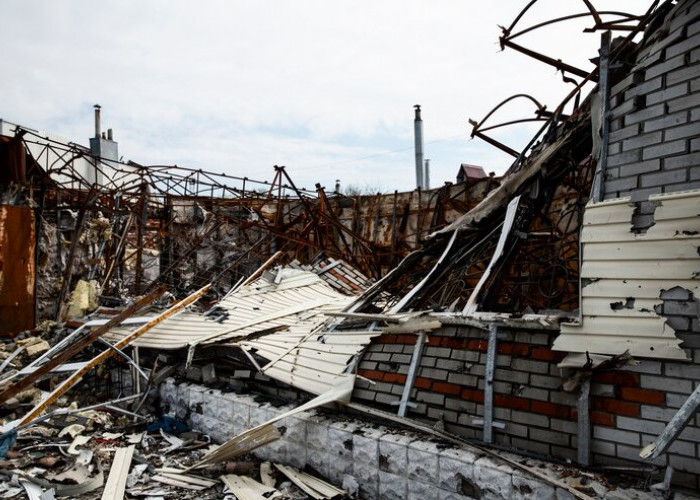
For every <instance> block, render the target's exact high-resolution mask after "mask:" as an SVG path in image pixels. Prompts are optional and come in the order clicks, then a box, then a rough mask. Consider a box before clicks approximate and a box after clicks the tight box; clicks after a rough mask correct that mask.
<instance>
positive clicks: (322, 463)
mask: <svg viewBox="0 0 700 500" xmlns="http://www.w3.org/2000/svg"><path fill="white" fill-rule="evenodd" d="M297 446H298V447H299V448H304V452H302V451H301V450H299V452H300V453H304V454H305V459H306V464H307V465H308V466H309V467H312V468H313V469H314V470H316V471H318V473H319V474H321V475H322V476H323V477H327V478H329V479H331V478H332V480H333V481H334V482H335V483H336V484H339V483H340V481H342V474H352V461H350V460H341V462H342V463H343V465H344V466H342V467H338V468H336V469H335V470H334V473H332V472H331V463H332V462H333V461H334V460H336V457H333V456H331V454H330V453H329V452H328V451H326V450H315V449H311V448H308V447H306V446H304V444H303V443H299V444H297V443H289V449H288V455H287V456H290V455H292V454H293V453H294V452H295V450H297V449H298V448H297Z"/></svg>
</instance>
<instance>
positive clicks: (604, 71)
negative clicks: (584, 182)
mask: <svg viewBox="0 0 700 500" xmlns="http://www.w3.org/2000/svg"><path fill="white" fill-rule="evenodd" d="M609 70H610V32H609V31H606V32H605V33H603V34H602V35H601V37H600V66H599V69H598V73H599V79H598V93H599V95H600V107H601V126H600V137H601V143H600V158H598V164H597V165H596V169H595V174H594V176H593V186H592V187H591V201H592V202H593V203H597V202H599V201H602V200H603V196H604V194H605V189H604V181H605V170H606V169H607V167H608V143H609V129H610V123H609V114H610V81H609V78H608V77H609ZM593 133H596V131H595V130H594V131H593Z"/></svg>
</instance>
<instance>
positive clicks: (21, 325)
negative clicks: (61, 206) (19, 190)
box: [0, 205, 36, 335]
mask: <svg viewBox="0 0 700 500" xmlns="http://www.w3.org/2000/svg"><path fill="white" fill-rule="evenodd" d="M34 227H35V217H34V210H33V209H31V208H30V207H17V206H9V205H5V206H0V335H12V334H15V333H18V332H21V331H23V330H29V329H32V328H34V280H35V278H36V277H35V272H34V251H35V248H34V247H35V244H34V243H35V241H34Z"/></svg>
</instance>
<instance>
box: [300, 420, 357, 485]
mask: <svg viewBox="0 0 700 500" xmlns="http://www.w3.org/2000/svg"><path fill="white" fill-rule="evenodd" d="M327 429H328V431H327V432H328V433H327V439H328V441H327V442H326V445H325V447H326V448H327V449H328V450H329V452H330V454H331V460H335V459H336V458H343V459H346V460H348V461H349V462H350V464H352V448H353V432H354V431H356V430H357V429H359V425H358V424H356V423H354V422H333V423H332V424H331V425H330V427H328V428H327ZM308 431H309V428H308V421H307V433H308ZM350 474H352V470H351V471H350Z"/></svg>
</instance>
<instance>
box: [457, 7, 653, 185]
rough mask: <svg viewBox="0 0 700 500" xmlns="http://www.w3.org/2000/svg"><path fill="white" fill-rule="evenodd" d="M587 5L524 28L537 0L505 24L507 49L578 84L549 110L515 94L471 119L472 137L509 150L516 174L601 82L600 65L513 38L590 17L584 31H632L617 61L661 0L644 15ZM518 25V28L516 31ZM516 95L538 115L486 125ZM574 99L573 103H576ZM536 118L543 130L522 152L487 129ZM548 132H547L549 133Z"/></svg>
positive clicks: (617, 52)
mask: <svg viewBox="0 0 700 500" xmlns="http://www.w3.org/2000/svg"><path fill="white" fill-rule="evenodd" d="M581 1H582V2H583V4H584V5H585V8H586V10H585V11H584V12H580V13H575V14H570V15H567V16H564V17H559V18H555V19H550V20H548V21H544V22H541V23H537V24H534V25H532V26H528V27H523V28H521V27H520V25H521V24H522V23H521V21H522V20H523V18H524V17H525V14H526V13H527V12H528V11H529V10H530V9H531V8H532V7H533V6H534V5H535V4H536V3H537V0H531V1H530V2H529V3H528V4H527V5H526V6H525V7H524V8H523V10H522V11H521V12H520V13H519V14H518V15H517V16H516V17H515V19H514V20H513V22H512V23H511V24H510V25H508V27H507V28H506V27H502V28H501V29H502V35H501V37H500V38H499V41H500V44H501V49H505V48H506V47H508V48H511V49H514V50H517V51H518V52H520V53H522V54H525V55H527V56H529V57H532V58H534V59H536V60H538V61H541V62H543V63H545V64H548V65H550V66H553V67H555V68H556V69H557V70H559V71H561V73H562V79H563V80H564V82H566V83H570V84H572V85H573V86H574V88H573V89H572V90H571V92H570V93H569V94H568V95H567V96H566V97H565V98H564V99H563V100H562V102H561V103H559V105H557V106H556V107H555V108H554V109H553V111H548V110H547V107H546V105H544V104H541V103H540V102H539V101H538V100H537V99H535V98H534V97H532V96H530V95H527V94H515V95H513V96H511V97H509V98H507V99H505V100H503V101H501V102H500V103H498V104H497V105H496V106H495V107H494V108H493V109H492V110H491V111H489V112H488V113H487V114H486V116H485V117H484V118H483V119H481V120H480V121H476V120H472V119H470V120H469V123H470V124H471V125H472V127H473V128H472V132H471V137H472V138H473V137H478V138H479V139H481V140H483V141H485V142H487V143H489V144H491V145H492V146H495V147H496V148H498V149H500V150H501V151H504V152H505V153H508V154H510V155H511V156H513V157H514V158H515V161H514V163H513V164H512V166H511V167H510V169H509V171H508V173H512V172H514V171H517V170H518V169H519V168H521V167H522V161H523V159H524V158H525V157H526V156H527V154H526V153H527V152H528V151H529V150H530V148H532V147H533V146H534V145H535V144H537V141H538V140H544V141H547V140H548V138H547V136H549V137H553V134H552V130H553V127H556V126H557V125H558V124H560V123H562V122H566V121H567V120H569V119H570V117H571V116H570V115H572V114H574V113H575V110H577V109H578V108H579V106H580V100H581V91H582V89H583V86H584V85H585V84H587V83H589V82H593V83H597V82H598V68H595V69H593V70H592V71H585V70H582V69H580V68H577V67H575V66H572V65H570V64H567V63H565V62H563V61H562V60H561V59H559V58H554V57H550V56H547V55H544V54H541V53H539V52H536V51H534V50H532V49H529V48H527V47H525V46H523V45H521V44H519V43H515V42H514V41H513V40H514V39H516V38H518V37H520V36H522V35H525V34H526V33H529V32H532V31H535V30H537V29H540V28H543V27H546V26H550V25H553V24H557V23H561V22H565V21H571V20H574V19H583V18H590V19H591V20H592V22H593V24H592V26H590V27H588V28H586V29H585V30H584V31H585V32H595V31H601V30H618V31H624V32H628V35H627V36H626V37H625V39H624V40H622V41H621V42H620V43H617V44H616V45H615V47H614V49H613V50H612V51H611V53H610V55H609V57H610V59H611V60H614V59H615V58H616V57H621V55H622V54H624V53H625V50H627V49H628V48H629V46H630V44H631V42H632V40H633V38H634V37H635V36H636V35H637V34H638V33H639V32H640V31H641V30H643V29H644V28H645V27H646V26H647V24H648V23H649V22H650V21H651V20H652V18H653V15H654V14H655V10H656V8H657V6H658V5H659V3H660V0H654V1H653V2H652V4H651V6H650V7H649V8H648V9H647V11H646V12H645V13H644V14H642V15H633V14H628V13H625V12H619V11H607V10H598V9H596V8H595V6H594V5H593V3H592V2H591V1H590V0H581ZM516 28H517V31H516ZM567 75H573V76H576V77H578V78H580V79H581V80H580V81H576V80H575V79H573V78H571V77H570V76H567ZM516 98H524V99H528V100H530V101H532V102H533V103H534V104H535V106H536V109H535V117H534V118H523V119H516V120H511V121H507V122H504V123H500V124H496V125H489V126H484V125H485V123H486V121H487V120H488V119H489V118H491V116H492V115H493V114H494V113H495V112H496V111H498V110H499V109H500V108H501V107H502V106H504V105H505V104H507V103H509V102H511V101H513V100H514V99H516ZM572 99H573V102H572ZM569 103H572V104H573V105H572V110H571V112H570V113H569V114H565V113H564V110H565V107H566V106H567V105H568V104H569ZM533 121H542V122H544V124H543V126H542V128H541V129H540V130H539V132H538V133H537V134H535V135H534V136H533V137H532V139H531V140H530V142H528V144H527V145H526V146H525V148H524V149H522V150H521V151H518V150H516V149H514V148H512V147H510V146H508V145H506V144H503V143H502V142H500V141H498V140H496V139H494V138H493V137H491V136H490V135H487V134H486V132H488V131H491V130H494V129H496V128H500V127H505V126H510V125H516V124H520V123H526V122H533ZM545 134H546V135H545Z"/></svg>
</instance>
